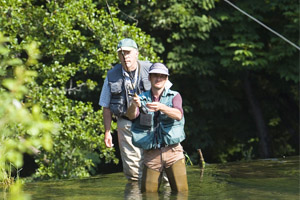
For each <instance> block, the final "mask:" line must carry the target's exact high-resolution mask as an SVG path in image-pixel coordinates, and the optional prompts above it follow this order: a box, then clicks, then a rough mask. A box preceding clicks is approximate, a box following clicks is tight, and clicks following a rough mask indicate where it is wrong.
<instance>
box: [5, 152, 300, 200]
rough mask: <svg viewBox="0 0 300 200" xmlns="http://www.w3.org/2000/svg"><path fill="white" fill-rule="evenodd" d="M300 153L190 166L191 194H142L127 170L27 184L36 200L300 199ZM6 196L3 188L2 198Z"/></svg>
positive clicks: (165, 187)
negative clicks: (285, 156)
mask: <svg viewBox="0 0 300 200" xmlns="http://www.w3.org/2000/svg"><path fill="white" fill-rule="evenodd" d="M299 172H300V170H299V156H297V157H289V158H285V159H267V160H255V161H249V162H234V163H227V164H207V165H206V167H205V169H204V170H201V169H200V168H199V167H198V166H188V168H187V173H188V182H189V191H188V193H178V194H176V193H172V192H171V189H170V187H169V186H168V185H166V184H162V185H161V187H160V191H159V192H158V193H151V194H141V193H140V189H139V185H138V183H137V182H128V181H127V180H126V179H125V177H124V175H123V173H113V174H107V175H100V176H96V177H92V178H88V179H74V180H61V181H39V182H32V183H27V184H26V185H25V187H24V190H25V192H26V193H28V194H30V195H31V197H32V199H33V200H46V199H47V200H49V199H55V200H60V199H64V200H88V199H93V200H94V199H95V200H97V199H109V200H111V199H132V200H139V199H170V200H175V199H176V200H185V199H253V200H257V199H288V200H293V199H295V200H299ZM3 196H5V194H4V193H3V191H2V190H1V188H0V199H1V198H2V197H3Z"/></svg>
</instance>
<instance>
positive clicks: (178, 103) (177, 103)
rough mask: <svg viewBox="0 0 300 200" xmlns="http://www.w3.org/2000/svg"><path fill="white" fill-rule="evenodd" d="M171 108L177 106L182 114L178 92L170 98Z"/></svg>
mask: <svg viewBox="0 0 300 200" xmlns="http://www.w3.org/2000/svg"><path fill="white" fill-rule="evenodd" d="M172 103H173V108H177V109H178V110H180V112H181V114H182V115H183V109H182V98H181V95H180V94H179V93H178V94H176V96H175V97H174V98H173V100H172Z"/></svg>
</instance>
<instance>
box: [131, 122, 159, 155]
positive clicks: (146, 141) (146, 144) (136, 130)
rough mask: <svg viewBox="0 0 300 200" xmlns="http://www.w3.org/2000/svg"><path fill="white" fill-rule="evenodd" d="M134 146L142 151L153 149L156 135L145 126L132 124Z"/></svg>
mask: <svg viewBox="0 0 300 200" xmlns="http://www.w3.org/2000/svg"><path fill="white" fill-rule="evenodd" d="M131 131H132V144H133V145H134V146H137V147H139V148H142V149H151V148H152V147H153V140H154V134H153V133H152V132H151V131H150V129H149V128H148V127H147V128H146V127H144V126H140V125H137V124H136V123H133V124H132V128H131Z"/></svg>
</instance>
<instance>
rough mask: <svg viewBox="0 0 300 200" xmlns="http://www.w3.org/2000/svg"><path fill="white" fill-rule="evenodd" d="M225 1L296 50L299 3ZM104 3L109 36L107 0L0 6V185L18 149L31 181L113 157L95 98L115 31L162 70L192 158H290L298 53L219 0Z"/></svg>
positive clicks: (71, 173)
mask: <svg viewBox="0 0 300 200" xmlns="http://www.w3.org/2000/svg"><path fill="white" fill-rule="evenodd" d="M234 2H235V3H236V4H237V5H238V6H239V7H241V8H243V9H245V10H246V11H247V12H248V13H250V14H251V15H254V16H255V17H256V18H258V19H259V20H261V21H263V22H264V23H266V24H268V25H269V26H271V27H273V28H274V29H275V30H276V31H278V32H280V33H281V34H283V35H284V36H286V37H287V38H289V39H290V40H291V41H293V42H294V43H296V44H297V45H298V46H299V44H300V42H299V5H298V2H297V1H290V0H282V1H280V2H277V1H276V2H273V1H272V2H270V1H260V0H253V1H242V2H236V1H234ZM109 3H110V9H111V12H112V16H113V20H114V23H115V25H116V32H115V31H114V29H113V25H112V21H111V18H110V15H109V13H108V9H107V6H106V3H105V1H93V0H77V1H71V0H64V1H47V0H45V1H43V0H40V1H36V0H23V1H18V0H9V1H1V2H0V19H1V20H0V32H1V48H0V56H1V63H0V67H1V68H0V81H1V86H0V89H1V94H0V96H1V98H0V120H1V121H0V128H1V141H0V152H1V157H0V180H1V181H3V180H4V177H5V175H7V172H8V166H9V164H10V163H12V164H13V166H16V169H20V168H22V166H23V155H24V154H25V153H26V154H29V155H30V157H31V158H33V159H34V163H35V164H36V167H35V170H34V174H32V176H33V177H34V178H37V179H48V178H70V177H87V176H90V175H94V174H97V173H103V172H107V167H106V166H108V165H109V166H110V168H112V167H115V166H116V165H117V164H118V166H119V165H120V164H119V155H118V147H117V141H115V144H116V145H115V146H116V147H115V148H111V149H108V148H105V145H104V141H103V136H104V135H103V130H104V128H103V124H102V110H101V108H100V107H99V105H98V101H99V94H100V91H101V87H102V83H103V78H104V77H105V74H106V72H107V70H109V69H110V68H111V67H112V66H113V65H114V64H115V63H117V62H118V59H117V55H116V44H117V43H118V40H120V39H121V38H124V37H131V38H133V39H134V40H135V41H136V42H137V43H138V44H139V49H140V57H139V58H140V60H150V61H152V62H157V61H162V62H164V63H165V64H166V65H167V66H168V67H169V68H170V71H171V76H170V79H171V81H172V83H173V87H174V89H175V90H177V91H179V92H180V93H181V95H182V96H183V105H184V112H185V118H186V127H185V130H186V135H187V139H186V140H185V141H184V142H183V146H184V149H185V150H186V151H187V153H188V154H189V155H190V158H191V159H192V161H193V162H194V163H197V161H198V154H197V149H201V150H202V152H203V154H204V157H205V160H206V161H207V162H227V161H234V160H243V159H244V160H246V159H254V158H269V157H281V156H288V155H298V154H299V134H298V128H299V105H298V102H299V96H298V95H299V88H298V84H299V50H297V49H296V48H294V47H293V46H291V45H289V44H288V43H286V42H285V41H283V40H281V39H280V38H279V37H277V36H276V35H274V34H273V33H271V32H269V31H268V30H266V29H265V28H264V27H262V26H260V25H259V24H257V23H256V22H254V21H253V20H251V19H249V18H247V17H246V16H245V15H243V14H241V13H240V12H238V11H236V10H235V9H234V8H232V7H230V6H229V5H228V4H226V3H225V2H224V1H217V0H216V1H213V0H201V1H192V0H187V1H173V0H167V1H155V0H151V1H144V0H140V1H128V0H127V1H109ZM115 128H116V127H115V124H113V129H114V130H115ZM114 136H115V137H114V138H116V135H114ZM109 163H110V164H109ZM111 163H113V164H111ZM15 171H18V170H15ZM20 173H21V174H22V170H21V172H20ZM24 173H25V172H24ZM12 174H15V173H12Z"/></svg>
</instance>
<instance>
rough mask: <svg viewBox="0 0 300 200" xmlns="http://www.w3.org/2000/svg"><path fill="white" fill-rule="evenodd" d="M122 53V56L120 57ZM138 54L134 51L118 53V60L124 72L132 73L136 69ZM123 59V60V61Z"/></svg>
mask: <svg viewBox="0 0 300 200" xmlns="http://www.w3.org/2000/svg"><path fill="white" fill-rule="evenodd" d="M122 52H123V55H124V57H123V55H122ZM138 55H139V52H138V51H137V50H135V49H132V50H123V51H118V56H119V60H120V61H121V63H122V66H123V68H124V69H125V70H126V71H134V70H135V69H136V67H137V59H138ZM124 58H125V60H124Z"/></svg>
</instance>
